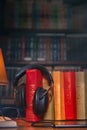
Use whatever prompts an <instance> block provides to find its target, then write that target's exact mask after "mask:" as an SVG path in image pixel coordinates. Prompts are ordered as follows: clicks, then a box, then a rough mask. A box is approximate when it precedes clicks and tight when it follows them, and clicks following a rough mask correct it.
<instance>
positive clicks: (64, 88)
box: [44, 70, 87, 120]
mask: <svg viewBox="0 0 87 130" xmlns="http://www.w3.org/2000/svg"><path fill="white" fill-rule="evenodd" d="M52 76H53V80H54V87H53V90H54V91H53V92H54V95H53V99H52V101H51V102H50V103H49V107H48V110H47V112H46V114H45V116H44V119H48V120H49V119H51V120H77V119H78V120H79V119H84V120H85V119H87V101H86V99H87V96H86V91H87V71H83V70H82V71H81V70H79V71H73V70H68V71H66V70H65V71H63V70H62V71H60V70H53V71H52ZM45 84H46V82H45Z"/></svg>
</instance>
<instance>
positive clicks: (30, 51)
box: [0, 0, 87, 100]
mask: <svg viewBox="0 0 87 130" xmlns="http://www.w3.org/2000/svg"><path fill="white" fill-rule="evenodd" d="M74 2H75V0H74ZM84 2H85V4H82V0H80V3H81V4H79V3H78V2H77V3H78V6H72V5H74V4H72V0H71V1H68V0H44V1H43V0H37V1H35V0H30V1H29V0H21V1H20V0H15V1H14V0H1V1H0V10H1V11H0V48H2V51H3V53H4V59H5V64H6V68H7V73H8V77H9V85H8V87H7V88H6V89H3V88H2V87H1V88H0V91H3V92H2V93H1V92H0V93H1V94H0V100H1V98H2V99H9V98H10V99H13V98H14V94H13V80H14V76H15V73H16V72H17V71H18V70H19V69H20V68H21V67H23V66H24V65H27V64H32V63H40V64H42V65H44V66H46V67H48V66H50V67H52V69H53V68H54V67H55V66H66V67H67V66H71V67H72V66H74V67H77V66H80V67H83V68H86V67H87V4H86V0H84ZM70 3H71V4H70ZM10 91H11V92H10ZM10 93H11V94H10Z"/></svg>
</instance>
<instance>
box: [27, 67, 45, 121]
mask: <svg viewBox="0 0 87 130" xmlns="http://www.w3.org/2000/svg"><path fill="white" fill-rule="evenodd" d="M42 80H43V77H42V73H41V71H40V70H38V69H28V70H26V120H27V121H32V122H35V121H39V120H40V118H41V117H39V116H37V115H36V114H34V111H33V98H34V94H35V91H36V89H37V88H38V87H41V86H42V83H43V82H42Z"/></svg>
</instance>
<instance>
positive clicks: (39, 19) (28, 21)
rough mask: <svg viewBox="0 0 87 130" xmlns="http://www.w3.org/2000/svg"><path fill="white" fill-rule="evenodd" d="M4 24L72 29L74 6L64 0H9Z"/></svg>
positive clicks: (21, 26) (8, 25) (7, 25)
mask: <svg viewBox="0 0 87 130" xmlns="http://www.w3.org/2000/svg"><path fill="white" fill-rule="evenodd" d="M4 14H5V16H4V26H5V27H13V28H14V27H15V28H17V27H18V28H33V27H34V28H40V29H42V28H45V29H52V28H54V29H67V28H68V29H71V27H72V22H71V19H72V8H71V6H70V5H65V4H63V1H62V0H60V1H50V2H47V1H43V2H42V1H39V2H38V1H36V2H30V1H24V0H23V1H7V2H6V5H5V13H4Z"/></svg>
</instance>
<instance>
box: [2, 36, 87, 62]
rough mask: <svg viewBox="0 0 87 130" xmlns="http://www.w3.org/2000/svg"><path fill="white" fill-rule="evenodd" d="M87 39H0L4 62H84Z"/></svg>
mask: <svg viewBox="0 0 87 130" xmlns="http://www.w3.org/2000/svg"><path fill="white" fill-rule="evenodd" d="M86 42H87V38H86V37H85V38H84V37H83V38H82V37H81V38H80V37H75V38H74V37H69V38H65V37H56V36H53V37H51V36H47V37H46V36H40V37H38V36H37V37H31V36H25V35H23V36H17V37H16V36H13V37H7V38H5V37H4V38H2V37H1V38H0V48H2V51H3V54H4V59H5V61H6V62H10V61H15V62H20V61H23V62H26V61H35V62H48V63H49V62H58V61H81V62H82V61H84V62H85V61H86V60H87V56H86V55H87V51H86V50H87V44H86Z"/></svg>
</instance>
